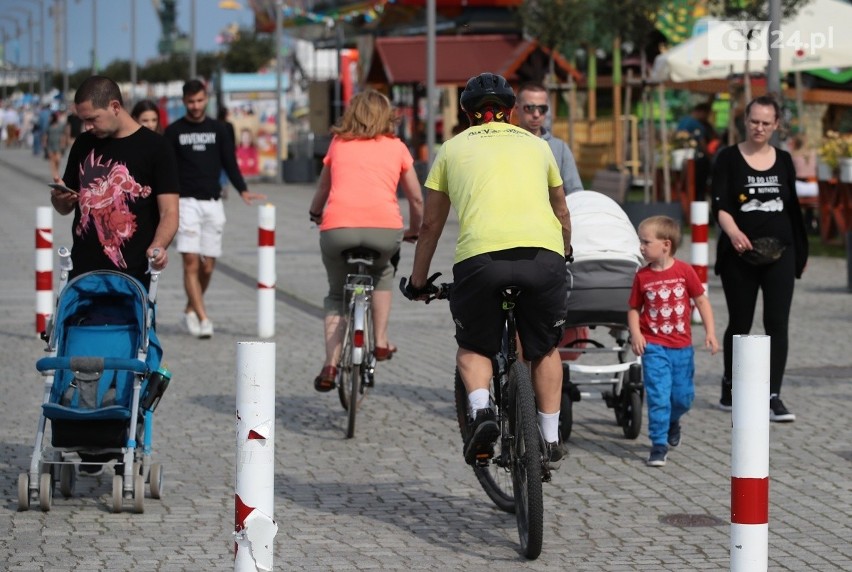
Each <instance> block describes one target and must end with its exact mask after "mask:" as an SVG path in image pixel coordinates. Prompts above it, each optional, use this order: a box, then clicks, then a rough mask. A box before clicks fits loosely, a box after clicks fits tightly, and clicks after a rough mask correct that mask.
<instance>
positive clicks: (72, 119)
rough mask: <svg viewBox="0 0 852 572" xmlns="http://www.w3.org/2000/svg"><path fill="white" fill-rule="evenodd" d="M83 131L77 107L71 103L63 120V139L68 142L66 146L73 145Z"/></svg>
mask: <svg viewBox="0 0 852 572" xmlns="http://www.w3.org/2000/svg"><path fill="white" fill-rule="evenodd" d="M82 131H83V122H82V121H81V120H80V116H79V115H77V106H76V105H74V104H73V103H72V104H71V106H70V107H69V108H68V115H67V117H66V118H65V138H66V139H67V141H68V146H69V147H71V145H73V144H74V141H76V140H77V137H79V136H80V133H81V132H82Z"/></svg>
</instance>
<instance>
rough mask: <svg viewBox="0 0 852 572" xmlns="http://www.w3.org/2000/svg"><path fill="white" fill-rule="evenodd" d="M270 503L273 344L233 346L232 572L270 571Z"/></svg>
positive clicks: (272, 535)
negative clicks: (235, 419) (235, 349)
mask: <svg viewBox="0 0 852 572" xmlns="http://www.w3.org/2000/svg"><path fill="white" fill-rule="evenodd" d="M274 505H275V343H274V342H239V343H237V471H236V483H235V495H234V509H235V510H234V539H235V542H234V572H256V571H257V570H272V555H273V546H272V541H273V539H274V538H275V535H276V534H277V533H278V525H277V524H276V523H275V520H274V519H273V512H274Z"/></svg>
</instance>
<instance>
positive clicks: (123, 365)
mask: <svg viewBox="0 0 852 572" xmlns="http://www.w3.org/2000/svg"><path fill="white" fill-rule="evenodd" d="M36 369H37V370H38V371H40V372H45V371H51V370H70V371H74V372H82V373H101V372H103V371H105V370H121V371H132V372H134V373H139V374H144V373H146V372H147V371H148V366H147V365H145V362H144V361H142V360H139V359H133V358H110V357H108V358H105V357H96V356H75V357H45V358H41V359H40V360H38V361H37V362H36Z"/></svg>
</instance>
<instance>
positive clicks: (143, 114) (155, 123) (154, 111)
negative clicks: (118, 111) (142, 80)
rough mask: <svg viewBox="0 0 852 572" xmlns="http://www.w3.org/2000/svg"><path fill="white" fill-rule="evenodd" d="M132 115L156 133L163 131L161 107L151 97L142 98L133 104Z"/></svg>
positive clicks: (139, 122)
mask: <svg viewBox="0 0 852 572" xmlns="http://www.w3.org/2000/svg"><path fill="white" fill-rule="evenodd" d="M130 116H131V117H132V118H133V119H134V120H135V121H136V122H137V123H138V124H139V125H141V126H142V127H147V128H148V129H150V130H151V131H153V132H155V133H162V132H163V128H162V126H161V125H160V109H159V108H158V107H157V104H156V103H154V102H153V101H151V100H150V99H141V100H139V101H138V102H137V103H136V105H134V106H133V111H131V112H130Z"/></svg>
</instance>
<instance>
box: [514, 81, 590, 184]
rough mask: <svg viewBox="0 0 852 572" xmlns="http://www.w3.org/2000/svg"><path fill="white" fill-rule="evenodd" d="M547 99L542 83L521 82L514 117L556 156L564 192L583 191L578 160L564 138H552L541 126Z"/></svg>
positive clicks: (547, 108) (546, 107) (546, 108)
mask: <svg viewBox="0 0 852 572" xmlns="http://www.w3.org/2000/svg"><path fill="white" fill-rule="evenodd" d="M548 101H549V97H548V94H547V89H546V88H545V87H544V86H543V85H542V84H540V83H537V82H527V83H524V84H521V86H520V87H519V88H518V96H517V100H516V101H515V112H514V113H513V117H515V118H517V121H518V125H520V126H521V127H523V128H524V129H526V130H527V131H529V132H530V133H534V134H536V135H538V136H539V137H541V138H542V139H544V140H545V141H547V144H548V145H550V150H551V151H553V156H554V157H555V158H556V164H557V165H559V174H560V175H561V176H562V185H563V187H564V188H565V194H566V195H567V194H568V193H573V192H574V191H582V190H583V181H581V180H580V173H579V172H578V171H577V163H576V162H575V161H574V154H573V153H571V148H570V147H568V144H567V143H565V141H563V140H562V139H560V138H559V137H554V136H553V134H551V133H550V132H549V131H548V130H547V128H546V127H544V122H545V119H546V118H547V112H548V110H549V105H548Z"/></svg>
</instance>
